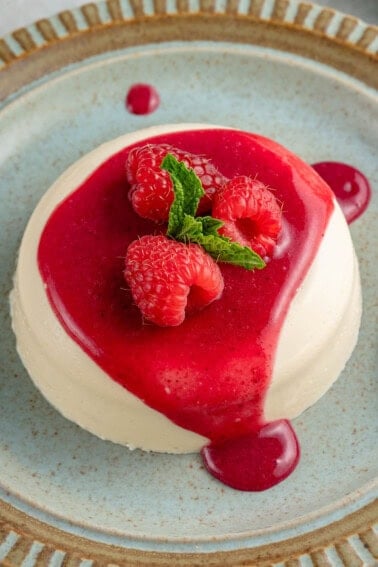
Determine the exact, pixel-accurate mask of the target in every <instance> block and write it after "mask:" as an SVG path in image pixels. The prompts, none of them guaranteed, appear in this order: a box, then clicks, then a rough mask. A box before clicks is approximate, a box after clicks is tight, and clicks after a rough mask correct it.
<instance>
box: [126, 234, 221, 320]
mask: <svg viewBox="0 0 378 567" xmlns="http://www.w3.org/2000/svg"><path fill="white" fill-rule="evenodd" d="M124 275H125V279H126V281H127V283H128V284H129V286H130V289H131V293H132V296H133V299H134V301H135V303H136V305H137V306H138V307H139V309H140V311H141V312H142V315H143V317H144V318H145V319H147V320H149V321H151V322H153V323H155V324H156V325H160V326H163V327H164V326H176V325H180V324H181V323H182V322H183V320H184V319H185V310H186V309H187V310H192V309H200V308H202V307H205V306H206V305H208V304H209V303H211V302H212V301H214V300H215V299H218V298H219V297H220V296H221V294H222V291H223V286H224V283H223V277H222V274H221V271H220V269H219V267H218V266H217V264H216V263H215V261H214V260H213V259H212V258H211V256H209V255H208V254H206V252H205V251H204V250H203V249H202V248H201V247H200V246H198V245H197V244H183V243H182V242H177V241H175V240H170V239H168V238H167V237H166V236H163V235H158V236H152V235H146V236H143V237H142V238H140V239H139V240H134V242H132V243H131V244H130V246H129V247H128V250H127V253H126V268H125V272H124Z"/></svg>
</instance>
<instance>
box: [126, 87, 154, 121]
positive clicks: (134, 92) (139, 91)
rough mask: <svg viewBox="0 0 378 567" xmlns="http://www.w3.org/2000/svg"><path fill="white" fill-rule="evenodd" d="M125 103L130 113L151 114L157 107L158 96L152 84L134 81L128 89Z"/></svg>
mask: <svg viewBox="0 0 378 567" xmlns="http://www.w3.org/2000/svg"><path fill="white" fill-rule="evenodd" d="M125 103H126V108H127V110H128V111H129V112H130V113H131V114H151V113H152V112H155V110H156V109H157V108H158V107H159V105H160V96H159V93H158V92H157V90H156V89H155V87H153V86H152V85H148V84H146V83H135V85H132V86H131V87H130V89H129V90H128V92H127V94H126V100H125Z"/></svg>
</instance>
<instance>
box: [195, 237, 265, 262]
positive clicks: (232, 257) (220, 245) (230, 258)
mask: <svg viewBox="0 0 378 567" xmlns="http://www.w3.org/2000/svg"><path fill="white" fill-rule="evenodd" d="M198 244H201V246H202V247H203V248H204V249H205V250H206V252H208V253H209V254H210V256H212V257H213V258H214V259H215V260H216V261H217V262H226V263H228V264H234V265H235V266H242V267H243V268H245V269H246V270H255V269H258V270H261V269H262V268H265V262H264V260H263V259H262V258H261V256H259V255H258V254H257V253H256V252H254V251H253V250H252V249H251V248H248V246H241V245H240V244H238V243H237V242H233V241H232V240H230V239H229V238H225V237H223V236H220V235H219V234H218V235H216V236H214V235H212V234H210V235H203V236H202V237H201V238H200V241H199V242H198Z"/></svg>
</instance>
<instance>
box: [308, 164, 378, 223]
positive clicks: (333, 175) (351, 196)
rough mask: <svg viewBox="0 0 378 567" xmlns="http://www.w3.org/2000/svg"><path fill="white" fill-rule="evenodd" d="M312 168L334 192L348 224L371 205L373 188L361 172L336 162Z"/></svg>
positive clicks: (314, 165)
mask: <svg viewBox="0 0 378 567" xmlns="http://www.w3.org/2000/svg"><path fill="white" fill-rule="evenodd" d="M312 167H313V168H314V169H315V171H316V172H317V173H318V174H319V175H320V177H322V178H323V179H324V181H325V182H326V183H328V185H329V186H330V188H331V189H332V191H333V192H334V194H335V197H336V199H337V201H338V203H339V205H340V207H341V209H342V211H343V213H344V216H345V218H346V220H347V222H348V223H351V222H353V221H354V220H355V219H356V218H358V217H359V216H360V215H362V213H363V212H364V211H365V210H366V208H367V206H368V204H369V201H370V196H371V188H370V184H369V181H368V180H367V179H366V177H365V175H364V174H363V173H361V171H359V170H358V169H356V168H355V167H352V166H351V165H347V164H346V163H339V162H335V161H323V162H319V163H315V164H313V166H312Z"/></svg>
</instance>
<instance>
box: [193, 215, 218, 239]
mask: <svg viewBox="0 0 378 567" xmlns="http://www.w3.org/2000/svg"><path fill="white" fill-rule="evenodd" d="M198 219H199V220H200V221H201V224H202V232H203V234H204V235H210V234H213V235H214V236H218V230H219V229H220V228H221V227H222V226H223V222H222V221H221V220H219V219H216V218H214V217H208V216H206V217H198Z"/></svg>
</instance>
